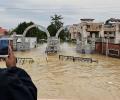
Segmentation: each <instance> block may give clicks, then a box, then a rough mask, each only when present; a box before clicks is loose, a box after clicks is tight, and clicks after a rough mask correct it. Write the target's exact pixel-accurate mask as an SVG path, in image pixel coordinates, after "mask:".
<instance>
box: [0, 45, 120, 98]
mask: <svg viewBox="0 0 120 100" xmlns="http://www.w3.org/2000/svg"><path fill="white" fill-rule="evenodd" d="M45 47H46V44H42V45H39V47H38V48H36V49H33V50H31V51H27V52H15V55H16V56H17V57H23V58H26V57H29V58H30V57H31V58H33V59H34V60H35V62H34V63H32V64H29V63H28V62H24V63H21V62H18V64H17V66H19V67H21V68H23V69H25V70H26V71H27V72H28V73H29V74H30V76H31V77H32V80H33V81H34V83H35V84H36V86H37V88H38V98H40V99H41V100H42V99H44V98H45V99H65V100H120V59H116V58H110V57H106V56H102V55H97V54H93V55H82V54H78V53H76V51H75V45H74V44H68V43H62V44H61V52H60V53H59V54H62V55H67V56H77V57H91V58H93V59H95V60H98V61H99V62H98V63H87V62H72V61H65V60H64V61H62V60H59V59H58V55H59V54H57V55H50V56H48V57H47V55H46V54H45V53H44V51H45ZM46 57H47V60H46ZM0 66H1V67H2V66H5V64H4V63H3V62H0Z"/></svg>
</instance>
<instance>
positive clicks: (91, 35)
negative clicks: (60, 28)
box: [69, 18, 120, 55]
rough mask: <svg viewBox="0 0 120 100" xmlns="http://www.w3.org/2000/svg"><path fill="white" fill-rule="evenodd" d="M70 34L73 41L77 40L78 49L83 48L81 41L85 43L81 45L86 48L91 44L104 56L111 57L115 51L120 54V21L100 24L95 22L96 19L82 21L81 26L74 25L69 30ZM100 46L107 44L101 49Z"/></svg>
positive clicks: (112, 19) (114, 20)
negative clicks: (110, 54) (111, 53)
mask: <svg viewBox="0 0 120 100" xmlns="http://www.w3.org/2000/svg"><path fill="white" fill-rule="evenodd" d="M69 32H70V34H71V39H76V40H77V44H78V45H79V46H78V47H80V46H81V45H80V41H82V42H83V41H84V43H81V44H83V45H84V46H85V45H86V47H87V45H89V44H91V46H93V48H94V49H96V52H98V51H99V52H100V53H102V54H107V55H109V53H110V52H112V51H113V50H114V51H119V52H120V47H119V45H120V19H114V18H110V19H108V20H107V21H106V22H99V23H96V22H94V19H81V22H80V23H79V24H73V25H72V26H71V27H70V28H69ZM100 44H106V46H105V47H104V46H103V45H102V47H100V46H98V45H100ZM114 45H117V47H116V46H115V47H114ZM80 48H81V47H80ZM100 48H102V49H101V50H100ZM105 48H106V49H105ZM78 49H79V48H78ZM114 51H113V52H114ZM119 52H118V55H119V54H120V53H119ZM113 55H114V54H113Z"/></svg>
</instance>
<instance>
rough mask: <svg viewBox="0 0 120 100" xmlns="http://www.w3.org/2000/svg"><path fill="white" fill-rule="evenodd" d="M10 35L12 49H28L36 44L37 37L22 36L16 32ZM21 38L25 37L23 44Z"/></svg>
mask: <svg viewBox="0 0 120 100" xmlns="http://www.w3.org/2000/svg"><path fill="white" fill-rule="evenodd" d="M11 37H12V38H13V49H14V50H17V51H21V50H30V49H32V48H35V47H36V46H37V37H23V35H17V34H16V33H14V34H13V35H12V36H11ZM23 38H24V39H25V42H24V45H23ZM23 46H25V47H23Z"/></svg>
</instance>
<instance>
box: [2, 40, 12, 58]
mask: <svg viewBox="0 0 120 100" xmlns="http://www.w3.org/2000/svg"><path fill="white" fill-rule="evenodd" d="M9 43H10V38H0V57H3V58H4V57H7V56H8V53H9V50H8V49H9Z"/></svg>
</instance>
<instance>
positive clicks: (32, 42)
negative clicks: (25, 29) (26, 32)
mask: <svg viewBox="0 0 120 100" xmlns="http://www.w3.org/2000/svg"><path fill="white" fill-rule="evenodd" d="M25 42H30V48H35V46H36V45H37V37H26V38H25Z"/></svg>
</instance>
